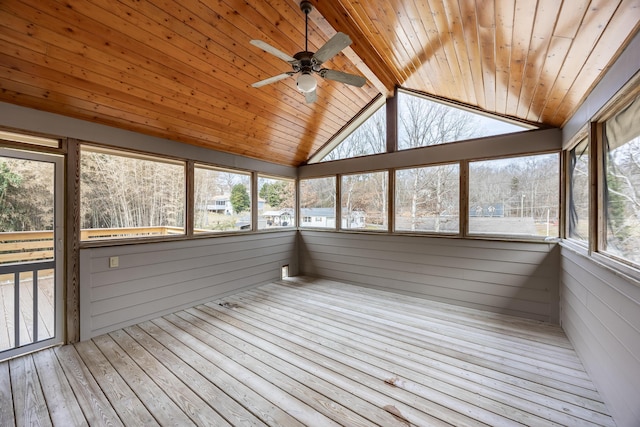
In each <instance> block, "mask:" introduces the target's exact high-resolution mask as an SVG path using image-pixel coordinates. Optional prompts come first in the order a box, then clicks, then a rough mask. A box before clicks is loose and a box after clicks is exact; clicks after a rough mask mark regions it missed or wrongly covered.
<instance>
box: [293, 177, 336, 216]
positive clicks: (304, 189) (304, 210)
mask: <svg viewBox="0 0 640 427" xmlns="http://www.w3.org/2000/svg"><path fill="white" fill-rule="evenodd" d="M300 215H302V216H304V221H302V224H300V225H301V226H302V227H322V228H335V227H336V178H335V177H333V176H330V177H326V178H313V179H303V180H300ZM312 219H313V220H312Z"/></svg>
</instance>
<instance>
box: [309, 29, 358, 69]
mask: <svg viewBox="0 0 640 427" xmlns="http://www.w3.org/2000/svg"><path fill="white" fill-rule="evenodd" d="M350 44H351V39H350V38H349V36H348V35H346V34H345V33H336V35H335V36H333V37H331V38H330V39H329V41H328V42H326V43H325V44H324V45H323V46H322V47H321V48H320V49H318V51H317V52H316V53H315V54H314V55H313V57H312V59H313V60H314V62H315V63H316V65H320V64H322V63H323V62H325V61H328V60H330V59H331V58H333V57H334V56H336V55H337V54H338V53H339V52H340V51H341V50H342V49H344V48H345V47H347V46H349V45H350Z"/></svg>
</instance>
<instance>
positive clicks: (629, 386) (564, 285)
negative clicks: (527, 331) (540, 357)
mask: <svg viewBox="0 0 640 427" xmlns="http://www.w3.org/2000/svg"><path fill="white" fill-rule="evenodd" d="M560 267H561V268H560V289H561V292H560V295H561V300H560V305H561V313H562V316H561V319H560V320H561V324H562V328H563V329H564V330H565V331H566V333H567V336H568V337H569V340H570V341H571V342H572V344H573V345H574V347H575V348H576V351H577V353H578V355H579V356H580V358H581V360H582V362H583V364H584V366H585V368H586V370H587V372H589V374H590V376H591V378H592V379H593V381H594V383H595V385H596V387H598V390H599V391H600V393H602V395H603V397H604V400H605V402H606V404H607V407H609V408H610V410H611V412H612V415H613V416H614V419H615V420H616V424H617V425H618V426H636V425H638V420H640V286H638V283H633V282H631V281H630V280H628V279H625V278H624V277H623V276H621V275H618V274H615V273H614V272H612V271H611V270H609V269H607V268H605V267H603V266H600V265H598V264H596V263H594V262H593V260H591V259H588V258H587V257H585V256H583V255H580V254H577V253H576V252H574V251H572V250H571V249H568V248H565V247H563V248H562V249H561V260H560Z"/></svg>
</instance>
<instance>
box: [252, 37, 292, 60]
mask: <svg viewBox="0 0 640 427" xmlns="http://www.w3.org/2000/svg"><path fill="white" fill-rule="evenodd" d="M249 43H251V44H252V45H254V46H257V47H259V48H260V49H262V50H264V51H265V52H267V53H270V54H272V55H273V56H277V57H278V58H280V59H282V60H283V61H286V62H289V63H291V62H295V61H296V59H295V58H294V57H293V56H290V55H287V54H286V53H284V52H283V51H281V50H280V49H277V48H275V47H273V46H271V45H270V44H269V43H267V42H263V41H262V40H251V41H250V42H249Z"/></svg>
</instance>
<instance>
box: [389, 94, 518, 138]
mask: <svg viewBox="0 0 640 427" xmlns="http://www.w3.org/2000/svg"><path fill="white" fill-rule="evenodd" d="M527 129H528V128H526V127H524V126H519V125H515V124H511V123H507V122H505V121H502V120H498V119H494V118H491V117H487V116H484V115H482V114H477V113H472V112H470V111H466V110H462V109H460V108H455V107H452V106H449V105H445V104H442V103H439V102H435V101H431V100H428V99H426V98H424V97H421V96H417V95H413V94H409V93H404V92H402V91H399V92H398V149H399V150H406V149H409V148H417V147H427V146H430V145H438V144H444V143H447V142H455V141H462V140H465V139H472V138H480V137H484V136H491V135H501V134H505V133H511V132H521V131H524V130H527Z"/></svg>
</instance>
